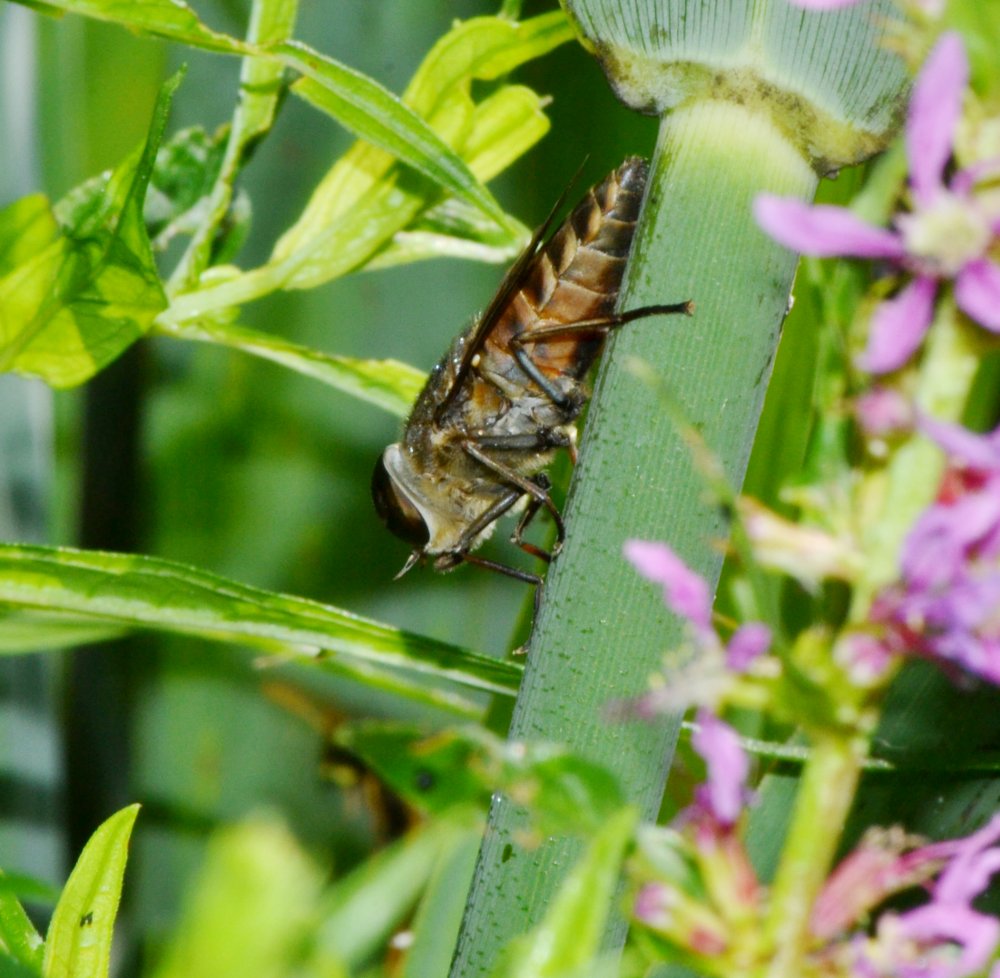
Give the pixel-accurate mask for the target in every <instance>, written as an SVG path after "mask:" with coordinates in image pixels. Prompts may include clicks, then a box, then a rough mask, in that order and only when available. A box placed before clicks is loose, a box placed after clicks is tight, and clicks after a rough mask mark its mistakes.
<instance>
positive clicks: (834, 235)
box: [753, 194, 905, 258]
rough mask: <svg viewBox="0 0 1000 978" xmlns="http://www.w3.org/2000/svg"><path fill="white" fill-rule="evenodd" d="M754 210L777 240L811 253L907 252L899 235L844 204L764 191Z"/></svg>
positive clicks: (887, 254)
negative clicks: (812, 201) (817, 202)
mask: <svg viewBox="0 0 1000 978" xmlns="http://www.w3.org/2000/svg"><path fill="white" fill-rule="evenodd" d="M753 212H754V217H756V218H757V223H758V224H759V225H760V226H761V227H762V228H763V229H764V230H765V231H766V232H767V233H768V234H769V235H770V236H771V237H772V238H774V240H775V241H778V242H779V243H781V244H783V245H784V246H785V247H786V248H791V249H792V250H793V251H800V252H803V253H804V254H807V255H817V256H819V257H821V258H829V257H830V256H832V255H854V256H857V257H859V258H901V257H902V256H903V255H904V254H905V248H904V247H903V242H902V240H901V239H900V238H899V237H898V236H897V235H895V234H893V233H892V232H891V231H886V230H885V229H884V228H876V227H872V226H871V225H870V224H866V223H865V222H864V221H862V220H861V218H860V217H855V215H854V214H852V213H851V212H850V211H849V210H847V209H846V208H844V207H832V206H830V205H825V204H820V205H818V206H816V207H811V206H810V205H809V204H806V203H803V202H802V201H801V200H796V199H795V198H794V197H775V196H772V195H771V194H760V195H759V196H758V197H757V199H756V200H755V201H754V205H753Z"/></svg>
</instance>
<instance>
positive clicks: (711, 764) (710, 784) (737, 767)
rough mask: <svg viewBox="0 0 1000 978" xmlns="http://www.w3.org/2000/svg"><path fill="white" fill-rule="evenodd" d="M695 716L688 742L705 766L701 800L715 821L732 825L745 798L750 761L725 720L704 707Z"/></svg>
mask: <svg viewBox="0 0 1000 978" xmlns="http://www.w3.org/2000/svg"><path fill="white" fill-rule="evenodd" d="M697 720H698V729H697V731H696V732H695V733H694V734H693V735H692V737H691V746H692V747H694V749H695V750H696V751H697V752H698V753H699V754H700V755H701V756H702V758H703V759H704V761H705V765H706V767H707V769H708V770H707V775H708V778H707V781H706V782H705V784H704V785H702V788H703V790H702V791H701V792H700V795H701V801H702V802H703V803H705V804H706V805H707V807H708V810H709V811H710V812H711V813H712V815H714V816H715V818H716V819H717V820H718V821H719V822H721V823H722V824H723V825H733V824H734V823H735V822H736V820H737V819H738V818H739V817H740V812H741V811H742V810H743V806H744V805H745V804H746V802H747V798H748V794H747V787H746V782H747V776H748V775H749V773H750V762H749V761H748V760H747V756H746V754H745V753H744V751H743V745H742V744H741V743H740V737H739V734H738V733H737V732H736V731H735V730H733V728H732V727H730V726H729V724H728V723H724V722H723V721H722V720H720V719H719V718H718V717H717V716H715V714H713V713H709V712H708V711H707V710H699V711H698V716H697Z"/></svg>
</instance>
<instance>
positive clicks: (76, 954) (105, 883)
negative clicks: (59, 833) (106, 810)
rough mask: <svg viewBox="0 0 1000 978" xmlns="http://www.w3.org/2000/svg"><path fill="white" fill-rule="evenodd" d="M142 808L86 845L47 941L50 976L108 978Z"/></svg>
mask: <svg viewBox="0 0 1000 978" xmlns="http://www.w3.org/2000/svg"><path fill="white" fill-rule="evenodd" d="M138 814H139V806H138V805H130V806H129V807H128V808H123V809H122V810H121V811H120V812H116V813H115V814H114V815H112V816H111V818H109V819H108V820H107V821H106V822H104V823H103V824H101V825H100V826H99V827H98V829H97V831H96V832H95V833H94V834H93V835H92V836H91V837H90V840H89V841H88V842H87V845H86V846H84V849H83V852H82V853H80V858H79V859H78V860H77V862H76V866H74V867H73V872H72V873H71V874H70V877H69V880H68V881H67V883H66V886H65V888H64V889H63V892H62V896H61V897H60V898H59V903H58V904H57V905H56V909H55V913H54V914H53V915H52V921H51V923H50V924H49V931H48V934H47V936H46V938H45V956H44V959H43V961H42V974H43V975H44V976H45V978H107V975H108V965H109V963H110V961H111V938H112V934H113V930H114V923H115V916H116V914H117V913H118V902H119V900H120V899H121V889H122V879H123V877H124V876H125V863H126V861H127V859H128V841H129V837H130V836H131V834H132V826H133V825H134V824H135V819H136V816H137V815H138Z"/></svg>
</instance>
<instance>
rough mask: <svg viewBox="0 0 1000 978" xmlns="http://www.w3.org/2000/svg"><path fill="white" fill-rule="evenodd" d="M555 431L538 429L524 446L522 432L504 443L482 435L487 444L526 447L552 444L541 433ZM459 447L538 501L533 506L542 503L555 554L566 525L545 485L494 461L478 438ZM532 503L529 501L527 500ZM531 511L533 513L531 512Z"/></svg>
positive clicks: (509, 483) (500, 446)
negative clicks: (548, 518)
mask: <svg viewBox="0 0 1000 978" xmlns="http://www.w3.org/2000/svg"><path fill="white" fill-rule="evenodd" d="M551 434H554V433H553V432H550V431H543V432H539V433H538V435H536V436H529V437H534V438H535V439H536V440H535V443H534V445H532V446H527V445H524V444H522V442H523V438H524V436H521V435H511V436H510V441H509V442H508V443H507V444H505V443H504V439H503V437H502V436H499V435H498V436H494V437H492V438H483V439H482V442H483V443H486V444H489V445H490V447H494V448H504V447H507V448H512V449H513V448H516V449H518V450H521V451H523V450H525V449H526V448H529V447H535V448H538V447H552V446H551V444H550V443H547V442H546V441H544V436H546V435H551ZM462 448H463V450H464V451H465V453H466V454H467V455H468V456H469V457H470V458H473V459H475V460H476V461H477V462H479V464H480V465H483V466H485V467H486V468H487V469H489V470H490V471H491V472H493V473H495V474H496V475H498V476H500V478H501V479H502V480H503V482H505V483H506V484H507V485H509V486H514V487H516V488H517V489H520V490H521V492H520V494H519V495H524V496H529V497H530V499H531V500H533V501H534V502H535V503H536V504H537V505H536V506H535V509H536V510H537V509H538V508H539V507H540V506H544V507H545V508H546V509H547V510H548V511H549V512H550V513H551V514H552V519H553V520H554V521H555V524H556V543H555V546H554V547H553V548H552V555H553V556H555V555H556V554H557V553H559V550H560V549H561V547H562V544H563V540H565V539H566V527H565V526H564V525H563V521H562V516H561V515H560V513H559V510H558V508H557V507H556V504H555V503H554V502H552V497H551V496H549V494H548V492H547V490H546V489H543V488H542V486H540V485H539V484H538V483H537V482H535V481H534V480H533V479H529V478H527V477H526V476H523V475H521V473H520V472H515V471H514V469H512V468H511V467H510V466H509V465H504V463H503V462H499V461H497V460H496V459H495V458H493V457H492V456H490V455H488V454H487V453H486V452H485V451H483V449H482V447H481V444H480V443H479V442H478V441H473V440H471V439H470V440H468V441H465V442H463V443H462ZM528 505H529V506H530V505H531V502H529V504H528ZM532 515H534V514H532Z"/></svg>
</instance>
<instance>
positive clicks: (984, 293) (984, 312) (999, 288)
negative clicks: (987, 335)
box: [955, 258, 1000, 333]
mask: <svg viewBox="0 0 1000 978" xmlns="http://www.w3.org/2000/svg"><path fill="white" fill-rule="evenodd" d="M955 301H956V302H957V303H958V307H959V308H960V309H961V310H962V312H964V313H965V314H966V315H967V316H969V317H970V318H971V319H974V320H975V321H976V322H977V323H979V325H980V326H985V327H986V328H987V329H988V330H992V331H993V332H994V333H1000V267H997V266H996V265H995V264H994V263H993V262H991V261H990V260H989V259H987V258H977V259H976V260H975V261H970V262H969V263H968V264H967V265H966V266H965V267H964V268H963V269H962V270H961V271H960V272H959V273H958V277H957V278H956V279H955Z"/></svg>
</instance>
